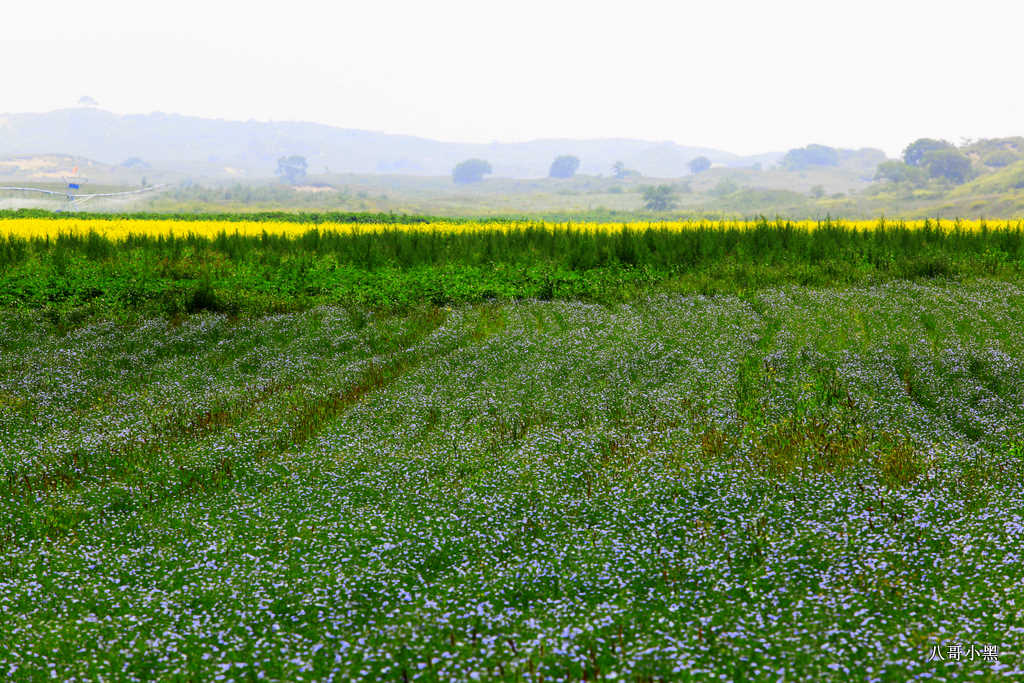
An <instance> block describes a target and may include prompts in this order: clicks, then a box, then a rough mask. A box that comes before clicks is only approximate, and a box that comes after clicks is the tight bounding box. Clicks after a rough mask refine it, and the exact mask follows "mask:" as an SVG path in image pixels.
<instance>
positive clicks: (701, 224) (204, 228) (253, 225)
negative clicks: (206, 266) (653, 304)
mask: <svg viewBox="0 0 1024 683" xmlns="http://www.w3.org/2000/svg"><path fill="white" fill-rule="evenodd" d="M780 222H782V223H785V224H786V225H791V226H793V227H794V228H797V229H804V230H815V229H817V228H819V227H821V226H822V225H823V223H821V222H818V221H808V220H802V221H780ZM770 223H771V224H775V223H776V221H770ZM925 224H926V222H925V221H924V220H913V221H893V220H887V221H885V222H884V225H885V226H887V227H890V228H891V227H896V226H901V227H906V228H910V229H921V228H923V227H925ZM927 224H928V225H929V226H930V227H931V228H932V229H934V228H935V227H936V225H937V223H936V221H935V220H934V219H932V220H930V221H928V222H927ZM758 225H760V223H759V222H757V221H736V220H722V221H689V220H684V221H658V222H651V221H632V222H626V223H621V222H619V223H597V222H562V223H555V222H543V221H521V222H511V221H488V220H482V221H444V220H438V221H431V222H421V223H392V224H383V223H318V224H313V223H299V222H291V221H257V220H251V221H250V220H241V221H214V220H196V221H192V220H175V219H174V218H167V219H151V218H139V219H136V218H113V219H107V218H95V219H94V218H56V219H52V218H7V219H0V237H7V236H16V237H21V238H32V237H51V238H52V237H57V236H58V235H62V234H75V235H86V234H88V233H90V232H96V233H98V234H100V235H103V236H105V237H107V238H109V239H113V240H123V239H125V238H126V237H128V236H129V235H146V236H154V237H155V236H167V235H171V234H173V235H175V236H177V237H184V236H187V235H190V234H192V235H197V236H201V237H216V236H217V235H219V234H220V233H227V234H228V235H234V234H238V235H243V236H246V235H252V236H259V235H261V234H263V233H268V234H271V235H288V236H298V235H302V234H304V233H306V232H309V231H310V230H313V229H317V230H320V231H321V232H339V233H355V232H358V233H363V234H366V233H373V232H380V231H385V230H407V231H416V232H436V233H442V234H456V233H467V232H470V233H471V232H479V231H483V230H516V229H523V228H527V227H532V228H538V227H544V228H548V229H555V230H558V229H572V230H580V231H585V232H617V231H620V230H622V228H623V227H624V226H625V227H628V228H630V229H631V230H640V231H642V230H646V229H648V228H653V229H659V230H671V231H685V230H694V229H701V228H705V229H706V228H725V229H739V230H748V229H752V228H756V227H757V226H758ZM832 225H833V226H836V225H839V226H842V227H844V228H847V229H851V230H854V229H855V230H860V231H864V230H875V229H877V228H878V227H879V226H880V225H883V222H882V221H880V220H868V221H838V222H835V221H833V222H832ZM938 225H939V227H941V229H942V230H944V231H951V230H954V229H960V230H963V231H965V232H974V231H977V230H980V229H981V228H982V226H983V225H986V223H985V222H984V221H978V220H963V221H961V220H956V221H953V220H943V221H941V222H940V223H938ZM987 226H988V227H989V228H991V229H996V228H1005V227H1008V226H1009V227H1018V226H1019V224H1014V223H1006V222H1003V223H996V222H993V223H988V224H987Z"/></svg>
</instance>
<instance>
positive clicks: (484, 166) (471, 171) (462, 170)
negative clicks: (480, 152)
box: [452, 159, 494, 184]
mask: <svg viewBox="0 0 1024 683" xmlns="http://www.w3.org/2000/svg"><path fill="white" fill-rule="evenodd" d="M493 172H494V171H493V170H492V169H491V165H490V163H488V162H487V161H484V160H483V159H466V160H465V161H463V162H460V163H459V164H458V165H456V166H455V168H453V169H452V180H454V181H455V182H457V183H459V184H466V183H479V182H480V181H481V180H483V179H484V176H485V175H487V174H488V173H493Z"/></svg>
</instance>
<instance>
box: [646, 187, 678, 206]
mask: <svg viewBox="0 0 1024 683" xmlns="http://www.w3.org/2000/svg"><path fill="white" fill-rule="evenodd" d="M644 208H645V209H647V210H648V211H669V210H671V209H674V208H676V190H675V188H674V187H672V186H671V185H653V186H651V187H645V188H644Z"/></svg>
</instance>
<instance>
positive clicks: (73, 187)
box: [68, 183, 82, 190]
mask: <svg viewBox="0 0 1024 683" xmlns="http://www.w3.org/2000/svg"><path fill="white" fill-rule="evenodd" d="M80 187H82V186H81V185H79V184H78V183H68V189H71V190H77V189H79V188H80Z"/></svg>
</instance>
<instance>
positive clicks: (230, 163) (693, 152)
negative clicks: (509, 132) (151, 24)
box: [0, 107, 782, 178]
mask: <svg viewBox="0 0 1024 683" xmlns="http://www.w3.org/2000/svg"><path fill="white" fill-rule="evenodd" d="M44 154H61V155H74V156H79V157H85V158H88V159H95V160H97V161H100V162H103V163H107V164H112V165H116V164H121V163H122V162H124V161H126V160H130V159H139V160H143V161H144V162H146V163H147V164H150V165H151V166H152V167H153V168H154V169H161V170H167V171H177V172H182V173H187V174H190V175H199V176H211V177H248V178H259V177H267V176H271V175H273V173H274V170H275V169H276V166H277V159H278V158H280V157H282V156H289V155H293V154H298V155H302V156H304V157H306V159H307V161H308V162H309V171H310V172H311V173H323V172H325V171H329V172H331V173H394V174H408V175H432V176H436V175H448V174H449V173H451V170H452V167H454V166H455V164H457V163H458V162H460V161H462V160H464V159H468V158H472V157H479V158H482V159H486V160H488V161H489V162H490V163H491V166H492V167H493V169H494V175H495V176H499V177H509V178H534V177H543V176H546V175H547V173H548V169H549V167H550V165H551V162H552V160H553V159H554V158H555V157H556V156H558V155H561V154H572V155H575V156H577V157H579V159H580V162H581V164H580V169H579V172H580V173H587V174H595V175H596V174H605V175H608V174H610V173H611V167H612V164H614V163H615V162H616V161H622V162H624V163H625V165H626V166H627V167H628V168H631V169H635V170H637V171H639V172H640V173H642V174H644V175H646V176H652V177H662V178H670V177H680V176H684V175H687V174H688V173H689V168H688V166H687V164H688V163H689V161H690V160H691V159H693V158H695V157H697V156H706V157H708V158H709V159H710V160H711V161H712V162H713V163H715V164H720V165H726V166H750V165H753V164H755V163H761V164H764V165H769V164H773V163H775V162H777V161H778V160H779V159H780V158H781V157H782V153H769V154H761V155H756V156H747V157H744V156H738V155H735V154H730V153H729V152H723V151H721V150H716V149H709V148H704V147H687V146H683V145H678V144H676V143H673V142H647V141H641V140H629V139H606V140H533V141H530V142H516V143H499V142H496V143H491V144H474V143H455V142H440V141H437V140H429V139H426V138H419V137H414V136H410V135H392V134H388V133H377V132H371V131H364V130H351V129H345V128H337V127H334V126H328V125H324V124H318V123H302V122H260V121H226V120H222V119H205V118H200V117H194V116H182V115H178V114H162V113H153V114H127V115H118V114H113V113H111V112H108V111H104V110H101V109H96V108H92V107H85V108H75V109H60V110H57V111H52V112H46V113H30V114H0V157H4V156H14V155H44Z"/></svg>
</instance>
